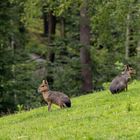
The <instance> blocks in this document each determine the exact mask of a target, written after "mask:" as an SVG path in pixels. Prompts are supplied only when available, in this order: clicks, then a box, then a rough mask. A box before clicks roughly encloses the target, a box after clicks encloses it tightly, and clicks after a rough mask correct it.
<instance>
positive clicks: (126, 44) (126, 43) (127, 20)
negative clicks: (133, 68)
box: [125, 14, 130, 60]
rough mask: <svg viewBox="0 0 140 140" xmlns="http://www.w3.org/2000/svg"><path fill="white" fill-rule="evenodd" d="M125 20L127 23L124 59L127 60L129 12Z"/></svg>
mask: <svg viewBox="0 0 140 140" xmlns="http://www.w3.org/2000/svg"><path fill="white" fill-rule="evenodd" d="M126 22H127V25H126V41H125V59H126V60H128V58H129V35H130V29H129V26H130V25H129V22H130V14H128V15H127V19H126Z"/></svg>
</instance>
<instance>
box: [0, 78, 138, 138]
mask: <svg viewBox="0 0 140 140" xmlns="http://www.w3.org/2000/svg"><path fill="white" fill-rule="evenodd" d="M139 98H140V82H138V81H134V82H133V83H131V84H130V85H129V89H128V91H127V92H122V93H121V94H118V95H111V94H110V92H109V91H108V90H105V91H102V92H99V93H95V94H88V95H84V96H80V97H76V98H72V108H70V109H63V110H60V109H59V108H58V107H56V106H53V108H52V111H51V112H48V111H47V107H41V108H38V109H34V110H31V111H29V112H22V113H17V114H15V115H10V116H6V117H2V118H0V140H17V139H21V140H100V139H101V140H118V139H127V140H138V139H140V102H139Z"/></svg>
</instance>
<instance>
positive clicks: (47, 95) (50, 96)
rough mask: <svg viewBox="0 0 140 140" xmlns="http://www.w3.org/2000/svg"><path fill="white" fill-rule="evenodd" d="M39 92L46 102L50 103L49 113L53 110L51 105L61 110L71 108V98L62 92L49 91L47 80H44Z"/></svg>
mask: <svg viewBox="0 0 140 140" xmlns="http://www.w3.org/2000/svg"><path fill="white" fill-rule="evenodd" d="M38 91H39V92H41V93H42V95H43V98H44V100H45V101H46V102H47V103H48V111H50V110H51V105H52V104H56V105H58V106H60V108H64V107H71V101H70V98H69V97H68V96H67V95H65V94H64V93H62V92H58V91H51V90H49V85H48V82H47V80H43V81H42V84H41V85H40V86H39V88H38Z"/></svg>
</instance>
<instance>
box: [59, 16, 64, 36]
mask: <svg viewBox="0 0 140 140" xmlns="http://www.w3.org/2000/svg"><path fill="white" fill-rule="evenodd" d="M60 20H61V21H60V22H61V31H60V32H61V37H65V19H64V17H61V19H60Z"/></svg>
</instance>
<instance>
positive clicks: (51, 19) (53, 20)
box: [48, 11, 56, 63]
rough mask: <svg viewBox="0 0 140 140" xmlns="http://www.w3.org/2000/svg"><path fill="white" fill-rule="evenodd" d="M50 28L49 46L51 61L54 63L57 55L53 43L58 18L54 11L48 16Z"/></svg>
mask: <svg viewBox="0 0 140 140" xmlns="http://www.w3.org/2000/svg"><path fill="white" fill-rule="evenodd" d="M48 27H49V32H48V44H49V47H50V50H49V61H50V62H52V63H53V62H54V59H55V53H54V51H53V49H52V48H51V47H53V46H52V42H53V39H54V35H55V29H56V17H55V16H54V15H53V12H52V11H50V12H49V14H48Z"/></svg>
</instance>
